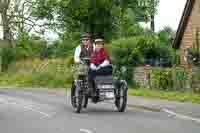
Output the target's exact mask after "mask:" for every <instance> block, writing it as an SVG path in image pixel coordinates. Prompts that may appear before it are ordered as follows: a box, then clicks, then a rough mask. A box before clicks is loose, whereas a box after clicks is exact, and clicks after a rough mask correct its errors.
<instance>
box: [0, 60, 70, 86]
mask: <svg viewBox="0 0 200 133" xmlns="http://www.w3.org/2000/svg"><path fill="white" fill-rule="evenodd" d="M46 64H47V65H46ZM65 66H67V63H66V61H65V60H61V59H53V60H40V59H34V60H25V61H18V62H17V63H16V65H13V66H10V68H9V70H8V72H6V73H0V86H16V87H33V88H41V87H44V88H69V84H70V83H71V80H72V72H71V71H70V70H69V69H68V68H67V67H65Z"/></svg>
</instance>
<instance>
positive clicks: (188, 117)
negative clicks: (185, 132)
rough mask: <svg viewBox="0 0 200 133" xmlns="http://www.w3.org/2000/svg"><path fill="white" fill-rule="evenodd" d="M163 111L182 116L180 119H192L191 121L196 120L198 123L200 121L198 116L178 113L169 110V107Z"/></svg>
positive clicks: (178, 116)
mask: <svg viewBox="0 0 200 133" xmlns="http://www.w3.org/2000/svg"><path fill="white" fill-rule="evenodd" d="M162 111H164V112H166V113H168V114H170V115H173V116H176V117H177V118H180V119H184V120H191V121H195V122H197V123H200V119H198V118H194V117H190V116H186V115H182V114H178V113H175V112H173V111H171V110H168V109H162Z"/></svg>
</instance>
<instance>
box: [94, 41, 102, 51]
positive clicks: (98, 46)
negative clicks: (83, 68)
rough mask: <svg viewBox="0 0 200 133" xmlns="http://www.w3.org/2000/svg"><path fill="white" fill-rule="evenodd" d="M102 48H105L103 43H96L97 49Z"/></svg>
mask: <svg viewBox="0 0 200 133" xmlns="http://www.w3.org/2000/svg"><path fill="white" fill-rule="evenodd" d="M101 48H103V42H102V41H101V42H100V41H99V42H96V49H101Z"/></svg>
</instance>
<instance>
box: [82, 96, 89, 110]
mask: <svg viewBox="0 0 200 133" xmlns="http://www.w3.org/2000/svg"><path fill="white" fill-rule="evenodd" d="M87 105H88V96H84V98H83V108H87Z"/></svg>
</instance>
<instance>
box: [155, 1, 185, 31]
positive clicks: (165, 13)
mask: <svg viewBox="0 0 200 133" xmlns="http://www.w3.org/2000/svg"><path fill="white" fill-rule="evenodd" d="M185 3H186V0H160V4H159V7H158V14H157V15H156V18H155V23H156V24H155V27H156V31H158V30H160V29H162V28H163V27H164V26H167V25H169V26H170V27H172V28H173V29H174V30H176V29H177V28H178V25H179V21H180V18H181V16H182V13H183V10H184V7H185Z"/></svg>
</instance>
